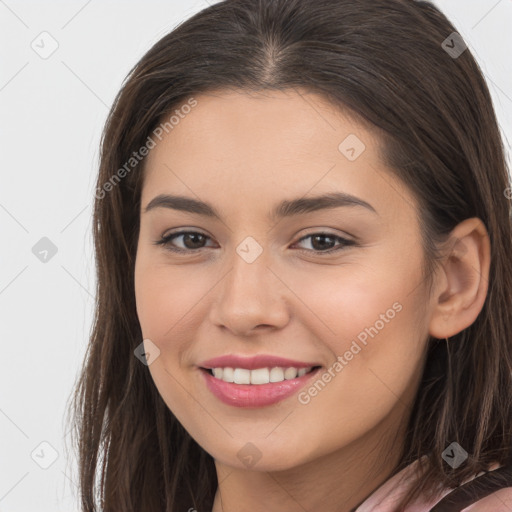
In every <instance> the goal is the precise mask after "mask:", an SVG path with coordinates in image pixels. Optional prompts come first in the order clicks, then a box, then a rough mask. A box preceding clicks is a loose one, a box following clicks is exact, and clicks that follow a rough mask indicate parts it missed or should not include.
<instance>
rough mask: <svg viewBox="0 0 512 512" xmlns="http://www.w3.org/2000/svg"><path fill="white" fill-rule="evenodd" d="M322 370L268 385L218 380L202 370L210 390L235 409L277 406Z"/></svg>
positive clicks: (317, 369)
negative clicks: (276, 404)
mask: <svg viewBox="0 0 512 512" xmlns="http://www.w3.org/2000/svg"><path fill="white" fill-rule="evenodd" d="M319 370H321V368H316V369H315V370H313V371H312V372H310V373H307V374H306V375H303V376H302V377H296V378H295V379H290V380H283V381H282V382H270V383H268V384H234V383H232V382H225V381H223V380H222V379H217V378H216V377H214V376H213V375H211V374H210V373H209V372H208V371H207V370H203V369H201V370H200V371H201V373H202V374H203V375H204V378H205V380H206V386H207V387H208V389H209V390H210V391H211V392H212V393H213V394H214V395H215V396H216V397H217V398H218V399H219V400H220V401H221V402H224V403H225V404H227V405H232V406H234V407H264V406H266V405H272V404H275V403H277V402H279V401H281V400H284V399H285V398H288V397H289V396H291V395H293V394H294V393H295V392H296V391H298V390H299V389H300V388H302V387H303V386H304V385H305V384H306V383H307V381H308V380H309V379H311V378H312V377H313V376H315V375H316V374H317V373H318V371H319Z"/></svg>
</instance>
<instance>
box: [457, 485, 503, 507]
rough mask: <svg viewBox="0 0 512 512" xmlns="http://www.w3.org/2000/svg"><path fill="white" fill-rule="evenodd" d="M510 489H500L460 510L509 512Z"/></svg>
mask: <svg viewBox="0 0 512 512" xmlns="http://www.w3.org/2000/svg"><path fill="white" fill-rule="evenodd" d="M511 511H512V487H506V488H504V489H500V490H498V491H496V492H493V493H492V494H489V496H486V497H485V498H482V499H481V500H479V501H477V502H475V503H473V504H472V505H469V506H468V507H466V508H464V509H462V511H461V512H511Z"/></svg>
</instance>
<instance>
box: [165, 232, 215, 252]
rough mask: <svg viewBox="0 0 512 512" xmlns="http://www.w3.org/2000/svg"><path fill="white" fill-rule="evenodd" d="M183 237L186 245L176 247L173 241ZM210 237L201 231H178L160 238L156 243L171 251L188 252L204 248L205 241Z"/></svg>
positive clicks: (183, 242)
mask: <svg viewBox="0 0 512 512" xmlns="http://www.w3.org/2000/svg"><path fill="white" fill-rule="evenodd" d="M180 237H182V244H183V245H184V247H176V246H175V245H174V244H173V242H174V240H175V239H178V238H180ZM209 238H210V237H208V236H206V235H205V234H203V233H200V232H199V231H179V232H177V233H171V234H170V235H167V236H165V237H162V238H161V239H160V240H158V241H157V242H155V243H156V245H162V246H164V247H165V248H166V249H168V250H170V251H176V252H188V251H195V250H199V249H203V248H204V242H205V241H206V240H208V239H209Z"/></svg>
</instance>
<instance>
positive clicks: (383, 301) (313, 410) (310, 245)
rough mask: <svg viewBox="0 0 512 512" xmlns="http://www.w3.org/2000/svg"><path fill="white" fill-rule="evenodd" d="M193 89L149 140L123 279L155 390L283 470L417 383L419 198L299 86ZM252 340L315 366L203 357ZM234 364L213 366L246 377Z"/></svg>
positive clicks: (371, 425)
mask: <svg viewBox="0 0 512 512" xmlns="http://www.w3.org/2000/svg"><path fill="white" fill-rule="evenodd" d="M195 99H196V101H197V104H196V105H195V106H194V107H193V108H192V109H191V110H190V112H189V113H188V114H186V115H184V116H182V117H181V118H180V120H179V123H177V124H175V125H174V127H173V128H172V130H169V131H168V133H167V134H165V136H164V137H162V140H161V142H158V143H157V144H156V146H155V147H154V148H153V149H152V150H151V152H150V154H149V156H148V158H147V161H146V169H145V172H146V174H145V179H144V186H143V191H142V198H141V212H140V213H141V221H140V235H139V241H138V248H137V257H136V266H135V293H136V302H137V312H138V317H139V321H140V325H141V328H142V333H143V337H144V338H145V347H146V349H147V350H148V352H152V351H153V353H158V356H157V357H155V358H154V359H153V360H151V359H150V365H149V366H148V369H149V371H150V373H151V376H152V378H153V380H154V383H155V385H156V387H157V389H158V391H159V393H160V395H161V396H162V398H163V400H164V401H165V403H166V404H167V406H168V407H169V409H170V410H171V411H172V412H173V414H174V415H175V416H176V417H177V418H178V420H179V421H180V422H181V424H182V425H183V426H184V427H185V429H186V430H187V431H188V432H189V433H190V435H191V436H192V437H193V438H194V439H195V440H196V441H197V442H198V443H199V444H200V445H201V446H202V447H203V448H204V449H205V450H206V451H207V452H208V453H210V454H211V455H212V456H213V457H214V459H216V461H222V463H223V464H227V465H230V466H232V467H238V468H244V467H247V459H246V458H244V454H247V455H254V456H256V458H258V459H259V460H258V462H257V466H255V469H261V470H271V469H286V468H292V467H295V466H298V465H300V464H303V463H306V462H310V461H313V460H314V459H315V458H318V457H321V456H323V455H327V454H330V453H334V452H336V451H338V450H342V449H344V448H346V447H348V446H351V445H355V444H357V443H358V442H361V440H362V439H364V438H365V436H368V435H369V433H370V432H377V431H378V430H379V428H381V429H382V428H384V427H385V428H387V429H391V430H393V428H395V427H396V426H397V424H398V421H399V420H400V419H401V418H403V417H404V415H405V414H408V413H409V412H410V410H409V408H408V407H406V406H405V405H404V404H410V403H411V401H412V398H413V396H414V393H415V391H416V389H417V385H418V378H419V376H420V374H421V368H422V365H423V361H424V350H425V343H426V340H427V337H428V316H429V304H428V301H426V299H425V281H424V279H423V275H422V270H421V269H422V262H423V252H422V246H421V240H420V228H419V224H418V221H417V206H416V202H415V200H414V198H413V197H412V195H411V194H410V193H409V191H408V190H407V189H406V188H405V186H404V185H402V184H401V183H400V182H398V181H397V180H396V179H395V178H393V177H392V175H391V173H390V171H389V169H387V168H386V167H385V166H384V164H383V162H382V161H381V159H380V157H379V140H378V138H377V136H376V135H375V134H373V133H371V132H370V131H368V130H367V129H365V128H364V127H363V125H361V124H358V123H356V122H355V121H354V120H353V119H351V118H349V117H347V116H346V115H345V114H343V113H342V112H341V111H340V110H337V109H335V108H334V107H333V106H332V105H331V104H330V103H328V102H326V101H325V100H324V99H322V97H320V96H318V95H315V94H308V93H307V92H305V91H304V92H302V93H300V94H299V93H298V92H296V91H286V92H265V94H264V95H262V94H255V93H251V94H249V93H244V92H233V91H224V92H222V91H221V92H218V93H215V94H213V93H210V94H205V95H201V96H197V97H196V98H195ZM187 110H188V109H187ZM327 194H328V195H330V196H331V199H332V198H337V199H338V201H337V202H336V201H334V200H332V201H331V202H329V201H326V200H322V199H320V198H319V197H320V196H324V195H327ZM343 195H344V196H343ZM159 196H181V197H184V198H188V199H190V202H188V203H187V202H186V201H181V202H176V201H172V200H171V199H170V198H169V197H167V198H162V197H160V199H158V200H155V198H157V197H159ZM340 198H341V199H343V198H344V201H341V200H340ZM297 200H300V202H298V203H295V201H297ZM192 201H200V202H203V203H207V204H208V205H209V207H210V209H211V210H212V211H214V212H215V213H216V215H217V216H215V215H207V214H206V213H207V212H210V210H209V209H207V208H206V207H205V206H202V207H201V208H198V207H196V208H190V206H191V205H192ZM283 202H285V203H284V207H281V208H280V209H279V205H281V206H282V203H283ZM148 206H149V208H148ZM196 206H197V205H196ZM192 210H193V211H192ZM210 213H211V212H210ZM171 235H174V236H171ZM157 242H160V243H157ZM164 242H165V243H164ZM148 340H150V341H148ZM155 347H156V348H155ZM262 354H263V355H268V356H274V357H280V358H285V359H291V360H293V361H295V362H297V361H298V362H301V363H305V364H304V365H305V366H319V367H320V368H319V369H317V370H314V372H312V373H307V374H306V375H304V376H302V375H301V376H297V377H295V374H294V372H293V370H290V371H288V377H290V378H289V379H288V378H286V372H283V374H280V373H279V370H274V372H273V375H274V376H275V379H276V382H271V383H268V384H256V383H254V384H240V383H223V384H222V385H220V386H218V384H219V383H220V381H219V380H218V379H217V377H214V376H212V375H210V374H209V373H208V372H207V371H206V370H204V369H201V367H206V366H208V365H207V364H206V363H205V362H206V361H208V360H210V359H212V358H217V357H220V356H232V355H235V356H240V357H242V358H249V357H252V356H257V355H262ZM151 361H152V362H151ZM238 363H239V365H238V366H239V368H240V369H239V370H235V371H234V372H231V373H230V371H229V370H224V374H225V375H227V377H226V378H227V379H228V380H230V377H229V375H232V374H236V380H238V382H246V381H244V379H245V378H247V377H248V378H250V376H251V372H250V370H249V369H248V368H244V367H245V366H249V365H244V364H243V362H240V361H238ZM218 365H219V367H227V366H230V365H231V366H235V367H236V366H237V363H236V362H235V363H232V362H231V363H230V362H228V363H226V364H224V363H218ZM213 366H216V365H213ZM272 366H273V365H272V364H271V363H270V364H267V362H263V363H262V362H261V361H259V362H256V363H255V368H262V367H269V368H272ZM277 366H280V365H277ZM283 366H284V367H285V368H286V367H287V366H288V363H287V362H283ZM285 368H284V369H285ZM216 372H217V375H219V374H220V371H218V370H216ZM292 374H293V375H292ZM269 375H270V376H271V375H272V372H269V373H268V374H266V373H265V370H263V371H262V372H261V371H260V372H259V373H258V372H255V373H254V372H253V378H254V379H257V378H259V377H262V378H265V377H267V378H268V377H269ZM283 376H284V377H285V380H284V384H282V383H281V384H279V382H277V381H278V380H281V379H282V378H283ZM294 377H295V378H294ZM214 380H215V382H216V383H217V385H215V382H214V383H213V384H212V381H214ZM255 382H256V381H255ZM259 386H262V387H261V388H260V389H259V390H258V389H256V388H258V387H259ZM212 390H215V391H212ZM306 440H307V442H304V441H306ZM249 443H251V444H249ZM244 450H245V451H244Z"/></svg>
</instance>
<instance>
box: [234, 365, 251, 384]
mask: <svg viewBox="0 0 512 512" xmlns="http://www.w3.org/2000/svg"><path fill="white" fill-rule="evenodd" d="M233 382H234V383H235V384H250V383H251V370H246V369H245V368H235V374H234V381H233Z"/></svg>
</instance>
